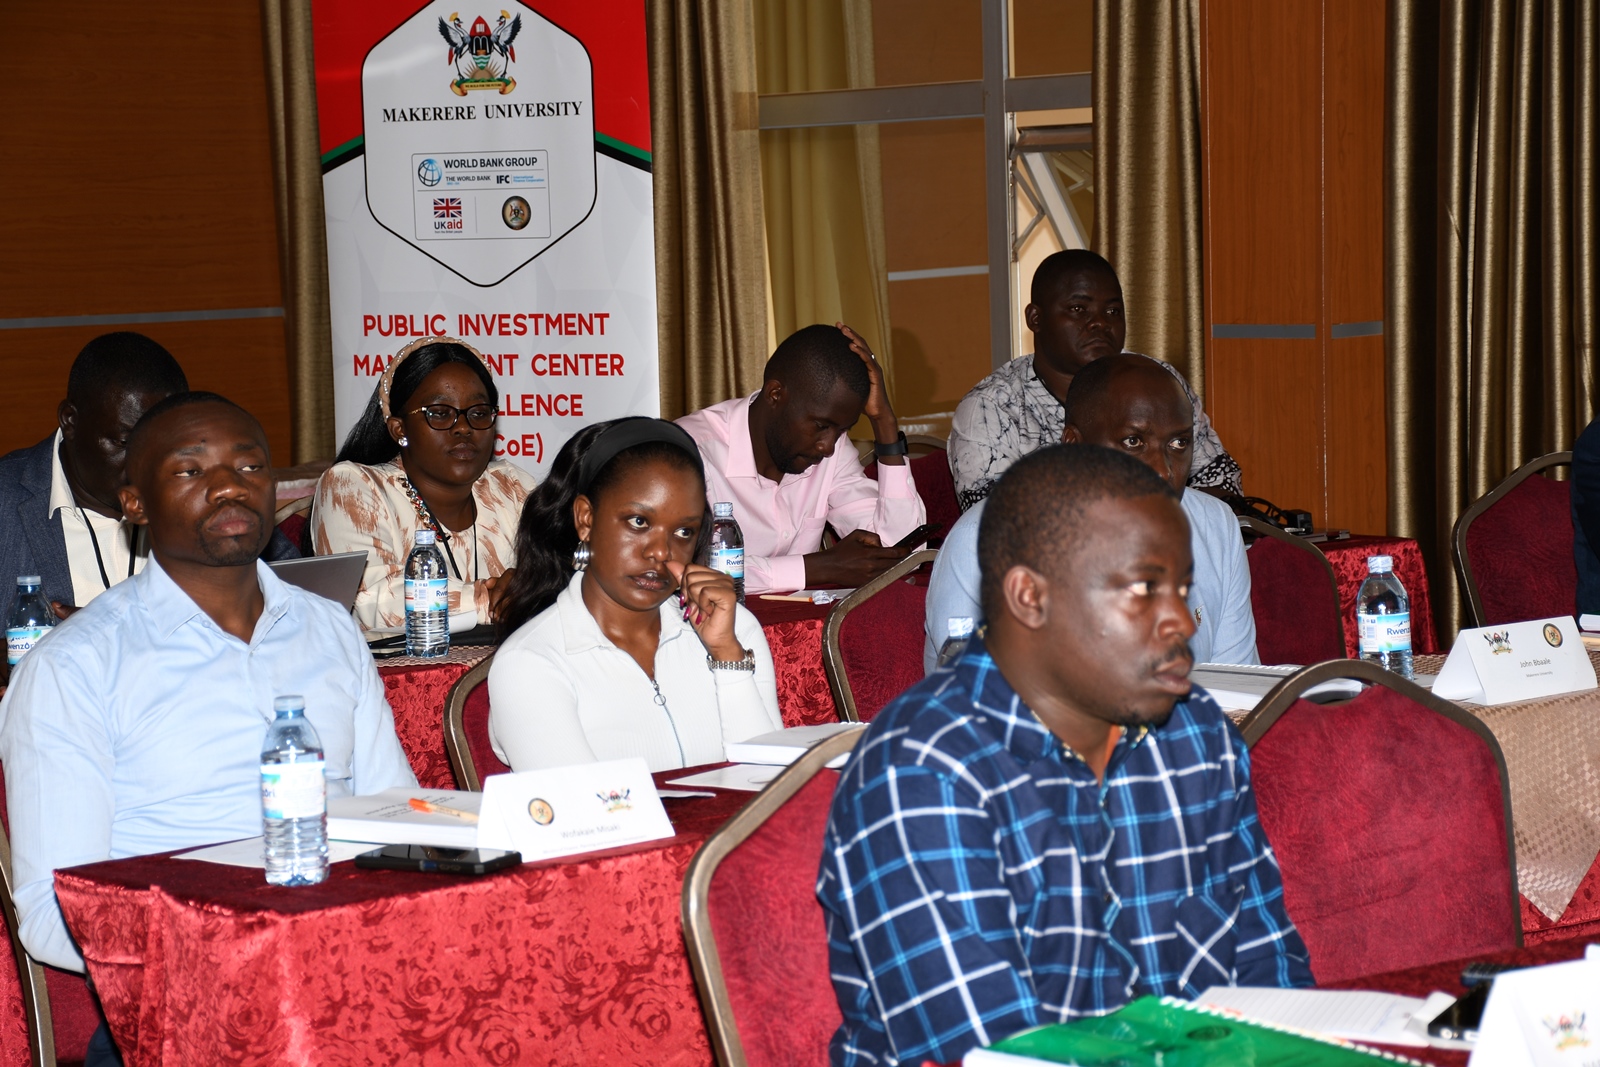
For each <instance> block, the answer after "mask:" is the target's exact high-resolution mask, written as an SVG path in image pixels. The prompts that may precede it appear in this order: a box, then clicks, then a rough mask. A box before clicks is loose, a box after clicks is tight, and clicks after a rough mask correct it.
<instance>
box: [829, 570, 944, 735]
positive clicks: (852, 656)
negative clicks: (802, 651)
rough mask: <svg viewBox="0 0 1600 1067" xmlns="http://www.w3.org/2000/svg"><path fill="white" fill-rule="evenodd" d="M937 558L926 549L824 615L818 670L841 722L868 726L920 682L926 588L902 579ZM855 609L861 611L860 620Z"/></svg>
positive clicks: (861, 588) (852, 594)
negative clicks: (873, 718)
mask: <svg viewBox="0 0 1600 1067" xmlns="http://www.w3.org/2000/svg"><path fill="white" fill-rule="evenodd" d="M938 554H939V553H938V552H936V551H934V550H933V549H928V548H925V549H923V550H922V551H920V552H913V553H911V555H909V556H907V557H906V558H905V559H903V560H901V561H900V562H899V563H896V564H895V565H894V566H893V567H890V568H889V569H888V570H886V571H884V572H883V573H882V574H880V575H878V576H877V577H876V578H874V579H873V580H872V581H870V582H868V583H867V584H866V585H863V586H861V587H860V588H859V589H857V590H856V591H855V592H853V593H851V594H850V595H849V596H847V597H845V598H844V599H843V600H841V601H839V603H837V604H835V605H834V607H833V610H832V611H831V612H829V613H828V621H827V622H826V623H824V624H823V627H822V670H823V673H824V674H826V675H827V676H828V688H829V689H830V690H832V692H833V706H834V707H835V708H837V709H838V710H839V718H840V719H841V720H843V721H844V722H871V721H872V717H873V716H874V715H876V714H877V713H878V712H879V710H881V709H882V708H883V706H884V705H885V704H887V703H889V701H891V700H893V699H894V698H895V697H896V696H899V695H900V693H902V692H903V691H905V690H906V689H908V688H910V687H911V686H913V685H915V684H916V683H918V682H920V681H922V643H923V631H922V627H923V618H922V616H923V608H924V606H925V605H926V604H927V600H928V587H927V585H926V584H922V585H910V584H908V583H907V582H904V581H902V580H901V579H903V578H905V577H906V576H907V575H909V574H911V573H912V572H913V571H915V570H917V569H918V568H919V567H921V566H922V565H923V564H924V563H928V562H931V561H932V560H933V559H934V557H936V556H937V555H938ZM857 608H861V609H862V610H861V611H860V612H859V614H858V613H856V609H857ZM847 624H848V626H849V631H848V632H846V625H847ZM852 679H853V680H852Z"/></svg>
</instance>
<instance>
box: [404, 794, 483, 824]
mask: <svg viewBox="0 0 1600 1067" xmlns="http://www.w3.org/2000/svg"><path fill="white" fill-rule="evenodd" d="M411 810H412V811H425V812H427V813H428V814H430V815H453V816H455V817H456V818H457V819H462V820H464V821H466V822H477V821H478V816H477V814H476V813H474V812H470V811H457V810H456V809H455V808H447V807H445V806H444V805H443V804H430V803H429V802H428V801H426V800H422V799H420V798H419V797H412V798H411Z"/></svg>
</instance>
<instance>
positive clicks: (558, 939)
mask: <svg viewBox="0 0 1600 1067" xmlns="http://www.w3.org/2000/svg"><path fill="white" fill-rule="evenodd" d="M697 769H699V768H691V769H689V770H688V771H670V772H666V773H664V774H659V775H657V776H656V780H657V783H658V784H660V783H661V782H663V781H664V780H665V779H666V778H669V777H671V778H675V777H679V776H680V775H682V774H686V773H692V772H693V771H694V770H697ZM752 795H753V794H750V793H736V792H725V791H719V792H718V793H717V795H716V796H714V797H711V798H698V799H680V800H673V799H668V800H665V801H664V803H665V804H666V806H667V813H668V815H669V816H670V817H671V819H672V822H673V827H674V829H675V830H676V831H677V833H676V835H675V836H673V837H671V838H668V839H665V840H662V841H653V842H649V843H646V844H642V845H633V846H628V847H624V848H614V849H608V850H605V851H602V852H593V853H588V854H585V855H581V856H575V857H570V858H567V859H561V860H551V861H545V862H540V863H528V864H524V865H522V866H521V867H519V868H516V869H513V870H510V871H506V872H503V873H500V874H495V875H489V876H486V877H482V878H459V877H451V876H441V875H431V874H420V873H411V872H403V871H367V870H358V869H357V868H356V867H355V866H354V864H353V863H348V862H347V863H338V864H334V865H333V867H332V869H331V872H330V875H329V878H328V880H327V881H326V882H324V883H323V884H321V885H317V886H306V887H301V888H294V889H289V888H284V887H279V886H269V885H267V884H266V882H265V880H264V876H263V873H262V872H261V871H260V870H259V869H250V868H243V867H229V866H222V865H219V864H214V863H208V862H203V861H198V860H180V859H175V858H173V857H172V855H171V854H170V853H169V854H164V855H157V856H142V857H134V858H130V859H123V860H113V861H108V862H102V863H92V864H86V865H84V866H81V867H73V868H69V869H66V870H62V871H58V872H56V893H57V896H58V898H59V899H60V901H61V908H62V912H63V913H64V914H65V916H66V919H67V924H68V926H69V927H70V928H71V930H72V932H73V936H74V937H76V938H77V941H78V944H79V945H80V946H81V947H82V949H83V954H84V958H85V959H86V960H87V961H88V965H89V972H90V975H91V977H92V978H93V980H94V983H95V988H96V989H97V990H98V992H99V994H100V999H101V1003H102V1005H103V1006H104V1008H105V1013H106V1018H107V1021H108V1022H109V1023H110V1025H111V1029H112V1033H113V1035H114V1036H115V1038H116V1041H117V1046H118V1048H119V1049H121V1051H122V1053H123V1057H124V1061H125V1062H126V1063H127V1064H128V1067H155V1065H167V1064H194V1063H234V1064H278V1063H317V1064H322V1065H348V1067H356V1065H366V1064H373V1063H385V1064H400V1063H404V1064H420V1065H435V1064H437V1065H444V1064H453V1063H489V1064H512V1063H541V1064H543V1063H549V1064H571V1065H575V1067H576V1065H584V1064H596V1063H619V1064H621V1063H649V1064H659V1065H662V1067H670V1065H678V1064H684V1065H687V1064H694V1065H697V1067H700V1065H704V1064H708V1063H710V1062H711V1049H710V1044H709V1042H708V1040H707V1038H706V1033H705V1025H704V1022H703V1020H702V1017H701V1014H700V1005H699V1000H698V997H697V995H696V992H695V986H694V980H693V977H692V976H691V974H690V970H689V964H688V957H687V955H686V953H685V949H684V943H683V934H682V924H681V921H680V919H679V898H680V894H681V891H682V885H683V878H684V873H685V871H686V869H687V868H688V865H689V861H690V859H691V858H692V857H693V856H694V854H695V851H696V850H697V849H698V848H699V847H700V843H701V842H702V841H704V840H705V838H706V837H707V836H708V835H709V834H710V833H712V832H713V831H714V830H715V829H716V828H717V827H718V826H720V825H721V824H722V823H723V822H725V821H726V820H727V819H728V817H729V816H731V815H732V814H733V813H734V812H735V811H737V810H738V809H739V808H740V807H741V806H743V804H744V803H745V802H746V801H747V800H749V799H750V797H751V796H752Z"/></svg>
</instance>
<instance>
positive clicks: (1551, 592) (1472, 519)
mask: <svg viewBox="0 0 1600 1067" xmlns="http://www.w3.org/2000/svg"><path fill="white" fill-rule="evenodd" d="M1571 464H1572V453H1571V452H1552V453H1550V454H1549V455H1547V456H1540V457H1539V458H1538V459H1534V460H1529V461H1528V462H1527V463H1524V464H1523V465H1522V466H1520V467H1518V468H1517V469H1516V470H1514V471H1512V472H1511V473H1510V474H1509V475H1507V477H1506V480H1505V481H1503V482H1501V483H1500V484H1499V485H1497V486H1495V487H1494V488H1493V489H1492V490H1490V491H1489V493H1488V495H1487V496H1485V497H1483V499H1481V500H1478V501H1476V502H1474V503H1473V505H1472V506H1471V507H1469V508H1467V510H1466V511H1464V512H1462V513H1461V518H1459V519H1457V520H1456V525H1455V529H1454V530H1453V531H1452V532H1451V535H1450V554H1451V555H1452V556H1453V557H1454V558H1455V564H1456V574H1457V575H1458V576H1460V578H1461V584H1462V585H1463V586H1464V587H1465V588H1466V591H1467V611H1468V612H1469V613H1470V614H1471V616H1472V619H1473V623H1472V625H1474V626H1498V625H1499V624H1500V623H1503V622H1523V621H1525V620H1527V619H1548V618H1552V617H1554V616H1557V615H1572V614H1574V613H1575V612H1576V611H1577V610H1578V608H1577V604H1578V565H1577V563H1576V562H1574V560H1573V558H1572V483H1571V482H1558V481H1555V480H1554V479H1552V478H1546V477H1543V476H1540V477H1534V475H1537V474H1538V473H1539V472H1540V471H1542V470H1545V469H1546V468H1549V467H1557V466H1571Z"/></svg>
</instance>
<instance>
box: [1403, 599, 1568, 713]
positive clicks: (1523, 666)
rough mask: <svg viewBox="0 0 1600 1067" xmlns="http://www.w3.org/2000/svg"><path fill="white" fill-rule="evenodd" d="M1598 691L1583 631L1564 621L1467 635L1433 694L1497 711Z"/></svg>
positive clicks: (1540, 621)
mask: <svg viewBox="0 0 1600 1067" xmlns="http://www.w3.org/2000/svg"><path fill="white" fill-rule="evenodd" d="M1594 687H1595V677H1594V665H1593V664H1592V663H1590V662H1589V653H1588V651H1587V650H1586V649H1585V648H1584V646H1583V640H1582V639H1581V638H1580V637H1579V636H1578V626H1577V624H1576V623H1575V622H1573V621H1572V617H1571V616H1563V617H1561V618H1556V619H1535V620H1534V621H1533V622H1513V623H1507V624H1505V625H1503V626H1481V627H1479V628H1478V629H1476V630H1462V631H1461V632H1460V633H1459V634H1457V635H1456V643H1455V644H1454V645H1453V646H1452V647H1451V649H1450V656H1449V658H1447V659H1446V660H1445V661H1444V667H1443V669H1441V670H1440V671H1439V678H1438V680H1437V681H1435V682H1434V683H1433V693H1434V695H1435V696H1439V697H1443V698H1444V699H1446V700H1466V701H1471V702H1472V703H1474V704H1485V705H1492V704H1509V703H1511V702H1512V701H1514V700H1533V699H1535V698H1537V697H1550V696H1557V695H1559V694H1561V693H1576V692H1578V691H1579V690H1583V689H1593V688H1594Z"/></svg>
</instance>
